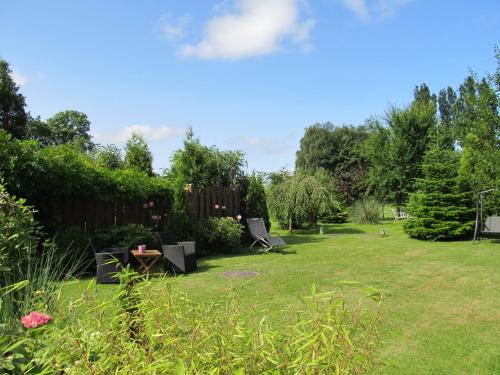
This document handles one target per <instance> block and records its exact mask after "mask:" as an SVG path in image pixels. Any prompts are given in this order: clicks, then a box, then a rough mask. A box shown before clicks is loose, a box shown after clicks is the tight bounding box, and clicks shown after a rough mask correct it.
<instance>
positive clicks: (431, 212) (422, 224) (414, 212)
mask: <svg viewBox="0 0 500 375" xmlns="http://www.w3.org/2000/svg"><path fill="white" fill-rule="evenodd" d="M458 164H459V162H458V156H457V155H456V153H455V151H452V150H450V149H445V148H439V147H433V148H432V149H430V150H429V151H428V152H427V153H426V155H425V157H424V161H423V163H422V173H423V177H422V178H420V179H418V180H417V183H416V192H415V193H414V194H411V195H410V201H409V205H408V210H409V213H410V215H411V217H410V218H409V219H408V220H407V221H406V222H405V225H404V229H405V232H406V233H407V234H408V235H409V236H410V237H413V238H419V239H431V240H451V239H457V238H463V237H464V236H466V235H469V234H471V233H472V230H473V229H474V209H473V199H472V198H473V197H472V194H471V193H470V192H461V191H460V190H459V184H458Z"/></svg>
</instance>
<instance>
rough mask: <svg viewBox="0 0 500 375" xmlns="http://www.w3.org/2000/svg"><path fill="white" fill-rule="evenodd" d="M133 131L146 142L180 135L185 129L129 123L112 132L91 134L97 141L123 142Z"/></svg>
mask: <svg viewBox="0 0 500 375" xmlns="http://www.w3.org/2000/svg"><path fill="white" fill-rule="evenodd" d="M134 132H137V133H141V134H142V136H143V137H144V139H145V140H146V141H147V142H157V141H165V140H169V139H173V138H177V137H180V136H182V135H183V134H184V132H185V129H181V128H173V127H168V126H160V127H158V128H154V127H152V126H150V125H131V126H126V127H124V128H120V129H118V130H117V131H114V132H103V133H94V134H93V136H94V138H95V139H96V141H97V142H103V143H115V144H121V143H125V142H126V141H127V139H129V138H130V136H131V135H132V133H134Z"/></svg>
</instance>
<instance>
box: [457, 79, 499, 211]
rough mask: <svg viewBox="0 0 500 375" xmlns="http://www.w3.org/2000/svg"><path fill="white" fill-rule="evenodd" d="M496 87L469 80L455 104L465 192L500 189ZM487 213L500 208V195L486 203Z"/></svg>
mask: <svg viewBox="0 0 500 375" xmlns="http://www.w3.org/2000/svg"><path fill="white" fill-rule="evenodd" d="M493 84H494V83H493V82H488V81H487V80H486V79H483V80H481V81H480V82H477V80H476V79H475V78H474V77H473V76H469V77H467V79H466V80H465V82H464V83H463V84H462V85H461V86H460V90H459V93H460V95H459V98H458V100H457V103H456V111H457V113H456V117H457V121H456V129H457V134H458V143H459V144H460V146H461V148H462V153H461V158H460V167H459V178H460V183H461V186H462V189H465V190H469V189H470V190H473V191H477V190H486V189H489V188H497V189H498V188H500V185H499V184H500V163H499V162H498V160H500V113H499V97H498V96H497V95H498V94H496V93H495V89H494V87H492V85H493ZM485 203H486V206H485V210H486V212H489V213H495V212H497V211H498V208H499V207H500V192H499V191H497V192H496V193H495V194H493V195H492V196H490V197H489V199H488V200H487V201H485Z"/></svg>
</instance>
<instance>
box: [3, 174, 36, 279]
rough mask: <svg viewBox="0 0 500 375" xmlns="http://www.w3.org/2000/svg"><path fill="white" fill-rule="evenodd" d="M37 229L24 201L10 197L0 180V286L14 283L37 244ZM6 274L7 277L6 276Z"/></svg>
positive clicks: (31, 213)
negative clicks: (8, 282)
mask: <svg viewBox="0 0 500 375" xmlns="http://www.w3.org/2000/svg"><path fill="white" fill-rule="evenodd" d="M39 229H40V228H39V226H38V225H37V223H36V222H35V220H34V218H33V208H32V207H29V206H27V205H26V201H25V200H24V199H16V198H14V197H12V196H11V195H10V194H9V193H8V192H7V191H6V190H5V188H4V186H3V184H2V183H1V181H0V287H2V286H5V285H6V283H7V280H9V281H14V282H15V281H17V280H18V278H17V277H16V276H15V275H17V274H18V270H22V269H23V268H24V267H25V262H26V259H27V258H28V257H29V256H30V254H29V252H31V251H32V249H33V248H34V247H36V245H37V243H38V241H39ZM9 275H10V276H9Z"/></svg>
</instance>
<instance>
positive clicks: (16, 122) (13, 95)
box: [0, 60, 28, 139]
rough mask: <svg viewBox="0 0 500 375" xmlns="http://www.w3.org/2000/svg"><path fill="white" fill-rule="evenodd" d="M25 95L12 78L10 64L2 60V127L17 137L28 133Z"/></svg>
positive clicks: (0, 85)
mask: <svg viewBox="0 0 500 375" xmlns="http://www.w3.org/2000/svg"><path fill="white" fill-rule="evenodd" d="M25 107H26V102H25V99H24V96H23V95H22V94H21V93H20V92H19V87H18V86H17V85H16V83H15V82H14V80H13V79H12V71H11V70H10V67H9V64H8V63H7V62H6V61H4V60H0V129H4V130H5V131H7V132H8V133H10V134H12V136H13V137H15V138H17V139H23V138H24V136H25V134H26V122H27V119H28V117H27V114H26V111H25V109H24V108H25Z"/></svg>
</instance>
